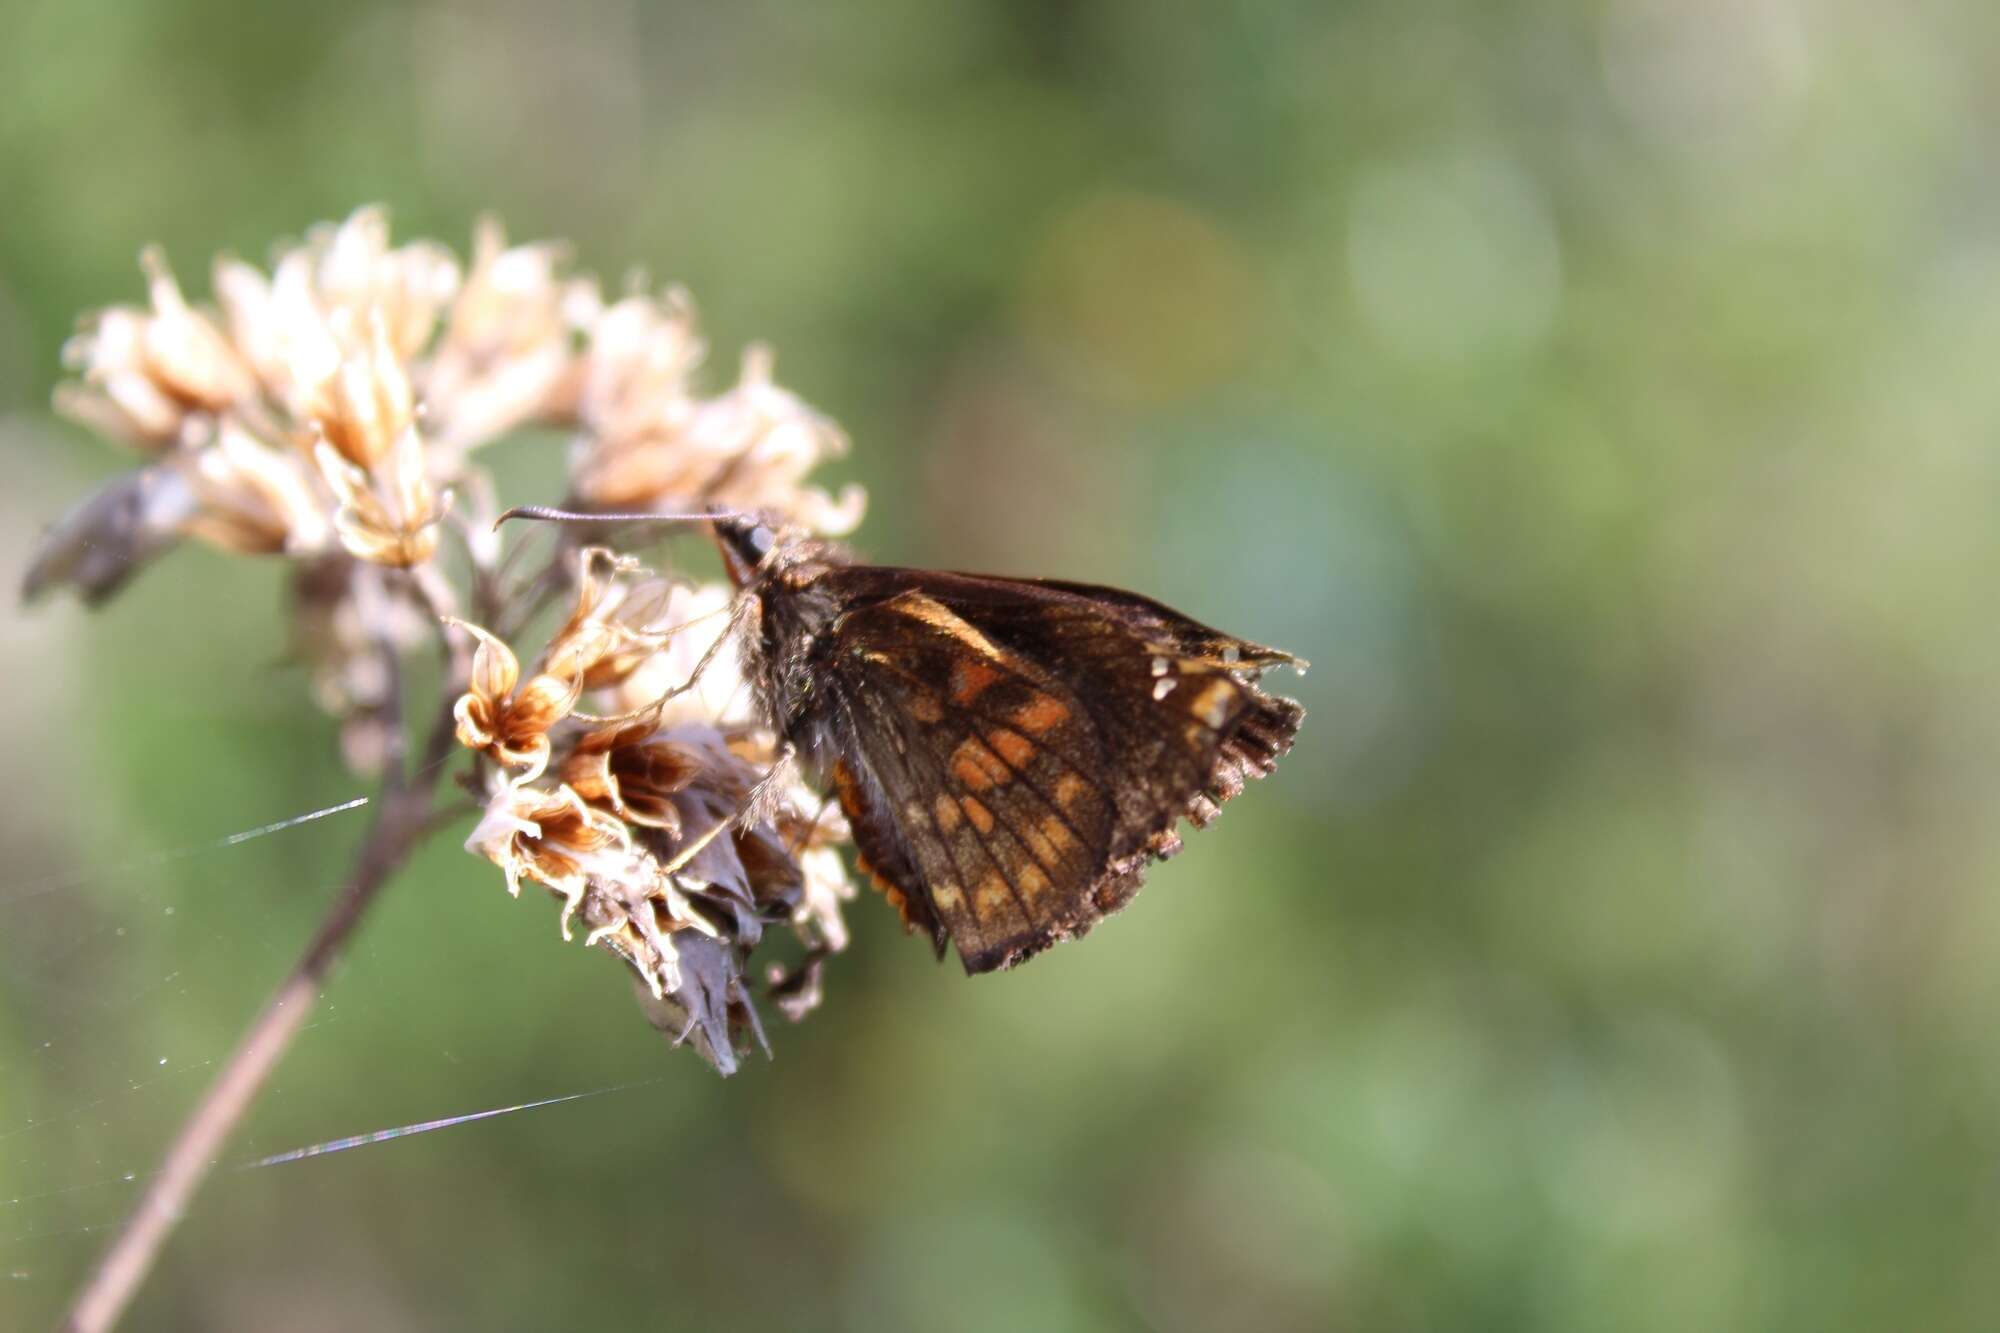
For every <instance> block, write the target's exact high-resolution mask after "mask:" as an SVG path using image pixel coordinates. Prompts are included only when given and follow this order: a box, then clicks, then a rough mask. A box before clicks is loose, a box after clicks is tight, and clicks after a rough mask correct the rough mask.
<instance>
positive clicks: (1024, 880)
mask: <svg viewBox="0 0 2000 1333" xmlns="http://www.w3.org/2000/svg"><path fill="white" fill-rule="evenodd" d="M1014 882H1015V884H1017V885H1019V886H1020V889H1021V892H1022V893H1023V894H1025V895H1027V896H1028V897H1029V898H1040V897H1041V896H1042V895H1043V894H1045V893H1047V892H1048V891H1049V888H1050V884H1049V877H1048V876H1047V875H1044V874H1043V873H1042V872H1041V869H1040V868H1039V867H1037V866H1022V867H1021V868H1020V869H1019V870H1018V871H1016V872H1015V874H1014Z"/></svg>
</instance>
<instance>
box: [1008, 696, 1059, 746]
mask: <svg viewBox="0 0 2000 1333" xmlns="http://www.w3.org/2000/svg"><path fill="white" fill-rule="evenodd" d="M1068 719H1069V708H1068V706H1067V705H1065V704H1064V703H1063V701H1062V700H1060V699H1058V698H1056V697H1054V696H1053V695H1048V694H1037V695H1036V696H1035V697H1034V698H1033V699H1030V700H1029V701H1028V702H1027V703H1025V704H1023V705H1021V707H1019V708H1017V709H1015V710H1014V722H1015V724H1016V725H1017V726H1019V727H1020V728H1021V730H1023V731H1025V732H1027V733H1028V734H1029V735H1031V736H1040V735H1042V734H1043V733H1045V732H1047V731H1049V730H1050V729H1052V728H1054V727H1059V726H1061V725H1062V724H1063V723H1064V722H1065V721H1067V720H1068Z"/></svg>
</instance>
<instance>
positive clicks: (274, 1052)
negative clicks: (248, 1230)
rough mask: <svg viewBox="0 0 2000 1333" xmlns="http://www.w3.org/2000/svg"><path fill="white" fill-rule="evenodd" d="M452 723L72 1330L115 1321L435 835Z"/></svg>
mask: <svg viewBox="0 0 2000 1333" xmlns="http://www.w3.org/2000/svg"><path fill="white" fill-rule="evenodd" d="M450 723H451V715H450V713H449V712H446V713H445V714H444V715H443V716H442V717H441V718H440V719H439V724H438V726H437V728H436V729H435V730H434V731H433V733H432V736H431V740H430V744H429V745H427V746H426V747H425V753H424V760H423V763H422V766H420V767H419V768H417V769H416V770H415V771H414V772H412V773H410V774H409V775H408V776H407V777H405V775H404V774H403V773H402V772H401V771H399V770H392V771H391V775H390V777H389V778H388V780H387V781H386V782H385V783H384V786H383V792H382V795H381V796H380V797H379V798H378V799H377V803H376V810H375V823H374V825H373V826H372V827H371V828H370V829H369V832H368V838H367V840H366V841H365V842H363V843H362V845H361V851H360V853H359V855H358V856H357V857H356V858H355V862H354V869H353V871H352V872H351V873H350V874H349V876H348V879H347V883H346V884H345V885H344V886H343V887H342V889H341V892H340V896H339V897H338V898H336V899H335V900H334V903H333V906H332V907H331V908H329V909H328V911H327V914H326V916H325V918H324V919H323V920H321V922H320V924H319V929H318V930H316V931H314V932H313V937H312V940H311V942H310V943H308V944H307V945H306V949H305V952H304V953H303V954H301V955H300V956H299V961H298V962H297V963H296V964H294V965H293V967H292V970H291V972H290V974H289V975H288V976H286V978H285V980H284V981H283V982H282V983H280V985H279V986H278V989H277V990H276V991H275V992H273V993H272V995H271V998H270V999H269V1000H268V1001H266V1002H265V1005H264V1009H263V1012H261V1013H260V1014H258V1016H257V1020H256V1022H254V1023H252V1024H251V1025H250V1029H249V1031H248V1032H246V1033H244V1035H243V1040H242V1041H241V1042H240V1043H238V1045H237V1047H236V1050H235V1051H234V1052H233V1053H232V1054H231V1055H230V1057H229V1060H228V1062H227V1063H226V1064H224V1065H223V1067H222V1070H221V1071H220V1072H219V1073H218V1074H217V1075H216V1077H215V1079H214V1081H213V1082H211V1083H210V1084H209V1085H208V1090H207V1091H206V1092H204V1093H203V1094H202V1097H201V1101H200V1102H199V1103H197V1104H196V1106H195V1108H194V1111H193V1113H192V1114H190V1115H189V1116H188V1118H187V1120H186V1122H185V1123H183V1124H182V1126H181V1129H180V1133H179V1134H177V1135H175V1137H174V1141H173V1144H172V1146H170V1147H169V1148H168V1149H167V1154H166V1157H165V1158H164V1159H163V1160H162V1162H161V1164H160V1169H159V1171H158V1172H156V1173H155V1174H154V1175H153V1177H152V1179H151V1182H150V1183H149V1184H148V1185H147V1186H146V1192H145V1194H144V1195H143V1196H142V1197H141V1198H140V1200H139V1203H138V1206H137V1207H135V1208H134V1209H133V1210H132V1215H131V1216H130V1217H129V1218H127V1219H126V1221H125V1226H124V1228H123V1229H122V1230H121V1231H120V1232H119V1233H118V1238H117V1239H116V1240H115V1241H113V1242H112V1243H111V1247H110V1248H109V1249H108V1250H106V1251H105V1252H104V1256H103V1258H102V1259H100V1260H99V1261H98V1265H97V1268H96V1269H95V1271H93V1272H92V1274H91V1276H90V1280H89V1281H88V1282H86V1283H85V1284H84V1286H83V1289H82V1290H81V1291H79V1292H78V1293H77V1296H76V1300H75V1302H74V1303H73V1304H72V1305H71V1306H70V1310H69V1314H68V1316H67V1317H66V1318H65V1319H64V1321H63V1325H62V1326H63V1328H64V1330H65V1331H66V1333H105V1330H108V1329H110V1328H111V1327H112V1326H113V1325H115V1324H116V1323H117V1322H118V1318H119V1316H120V1315H122V1314H123V1313H124V1311H125V1307H126V1305H127V1304H129V1303H130V1302H131V1299H132V1297H133V1296H134V1295H135V1294H136V1293H137V1292H138V1289H139V1285H140V1284H141V1283H142V1282H144V1281H145V1279H146V1274H147V1273H148V1272H150V1271H151V1270H152V1267H153V1261H154V1260H155V1259H156V1258H158V1256H159V1252H160V1248H161V1247H162V1246H163V1245H165V1244H166V1241H167V1237H168V1236H170V1235H171V1234H172V1233H173V1229H174V1227H175V1226H176V1225H178V1224H179V1222H180V1220H181V1218H182V1216H183V1215H184V1214H185V1213H186V1212H187V1208H188V1205H189V1203H190V1202H192V1200H193V1198H194V1193H195V1191H196V1190H197V1189H199V1188H200V1187H201V1183H202V1181H203V1180H205V1179H207V1177H208V1173H209V1171H210V1170H211V1169H213V1168H214V1166H215V1164H216V1161H217V1159H218V1158H219V1157H220V1155H221V1152H222V1148H223V1145H224V1144H225V1143H226V1142H227V1141H228V1139H229V1136H230V1134H231V1133H232V1132H233V1131H234V1130H235V1128H236V1126H237V1124H238V1122H240V1121H241V1120H242V1119H243V1116H244V1114H245V1113H246V1112H247V1111H248V1110H249V1109H250V1106H251V1104H252V1103H253V1102H254V1101H256V1099H257V1093H258V1092H259V1091H260V1090H261V1089H262V1088H263V1086H264V1080H265V1079H267V1078H268V1077H270V1074H271V1071H272V1070H273V1069H275V1068H276V1067H277V1064H278V1061H279V1060H280V1059H282V1058H283V1057H284V1054H285V1052H286V1050H287V1049H289V1048H290V1046H291V1044H292V1038H294V1037H295V1036H297V1035H298V1032H299V1028H300V1026H301V1025H302V1024H303V1023H304V1022H305V1018H306V1015H307V1014H308V1013H310V1012H311V1011H312V1007H313V1004H314V1003H315V1001H317V1000H318V999H319V993H320V987H321V986H322V984H323V983H324V982H325V980H326V976H327V973H328V971H329V970H330V969H331V968H332V966H333V962H334V960H335V959H336V958H337V957H339V955H340V951H341V948H342V946H344V945H345V944H346V942H347V939H348V937H349V936H350V935H352V934H353V933H354V929H355V927H356V926H358V925H360V924H361V919H362V917H364V916H365V915H367V912H368V908H369V906H370V905H371V904H372V903H373V902H374V901H375V897H376V895H377V894H378V893H380V892H381V890H382V886H383V885H384V884H386V883H387V882H388V880H389V877H390V876H391V875H393V874H394V873H395V872H396V870H397V869H398V868H399V867H400V866H401V865H402V864H403V862H405V861H406V860H408V859H409V857H410V854H411V853H412V852H413V851H415V850H416V847H417V845H418V843H420V842H421V841H422V840H423V837H424V835H425V834H426V833H427V832H429V831H430V829H431V827H432V822H433V821H432V819H431V813H432V799H433V798H432V791H433V788H434V787H435V785H436V782H437V775H438V772H439V770H441V769H442V768H443V766H444V761H445V759H446V758H447V757H448V755H449V754H450V745H451V727H450Z"/></svg>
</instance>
